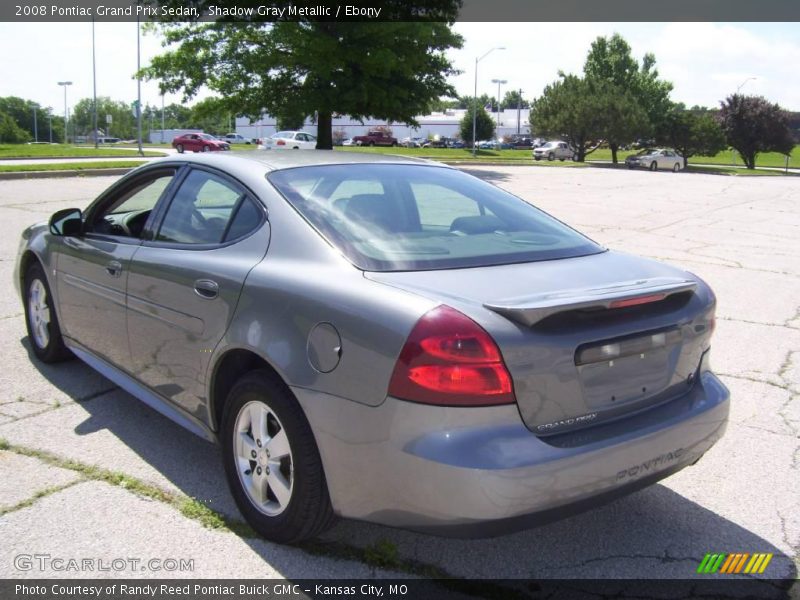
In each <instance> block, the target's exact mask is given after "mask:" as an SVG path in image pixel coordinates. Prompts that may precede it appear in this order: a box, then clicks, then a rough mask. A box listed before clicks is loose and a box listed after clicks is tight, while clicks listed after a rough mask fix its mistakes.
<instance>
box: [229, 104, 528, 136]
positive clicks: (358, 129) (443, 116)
mask: <svg viewBox="0 0 800 600" xmlns="http://www.w3.org/2000/svg"><path fill="white" fill-rule="evenodd" d="M466 112H467V111H466V110H465V109H453V110H448V111H447V112H444V113H432V114H430V115H425V116H421V117H417V122H418V123H419V127H416V128H414V127H409V126H408V125H405V124H403V123H389V122H387V121H384V120H382V119H364V122H363V123H361V122H360V121H357V120H355V119H353V118H351V117H347V116H343V117H335V118H334V119H333V131H334V132H336V131H337V130H341V131H343V132H344V135H345V137H348V138H350V137H353V136H356V135H363V134H365V133H367V131H368V130H370V129H372V128H374V127H378V126H388V127H391V129H392V135H394V137H396V138H397V139H403V138H405V137H427V138H435V137H437V136H444V137H460V136H459V135H458V129H459V124H460V123H461V119H463V118H464V113H466ZM489 114H490V116H491V117H492V119H493V120H494V121H495V122H497V113H489ZM529 115H530V110H529V109H527V108H523V109H521V110H520V111H519V114H518V113H517V110H516V109H508V110H504V111H501V113H500V127H499V128H498V129H497V135H498V137H502V136H505V135H510V134H512V133H530V123H529V122H528V119H529ZM276 131H277V124H276V122H275V118H274V117H272V116H270V115H264V116H262V118H261V119H259V120H258V121H255V122H253V121H250V119H248V118H247V117H237V119H236V133H238V134H240V135H243V136H245V137H249V138H263V137H269V136H270V135H272V134H273V133H275V132H276ZM303 131H307V132H309V133H311V134H313V135H316V134H317V125H316V123H314V122H313V120H312V119H306V122H305V124H304V125H303Z"/></svg>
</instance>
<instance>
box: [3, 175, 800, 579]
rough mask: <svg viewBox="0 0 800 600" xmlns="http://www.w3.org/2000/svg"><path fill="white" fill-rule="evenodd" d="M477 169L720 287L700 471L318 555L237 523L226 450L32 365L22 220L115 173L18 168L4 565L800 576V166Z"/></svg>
mask: <svg viewBox="0 0 800 600" xmlns="http://www.w3.org/2000/svg"><path fill="white" fill-rule="evenodd" d="M468 170H469V171H470V172H473V173H475V174H477V175H479V176H481V177H484V178H486V179H488V180H490V181H492V182H494V183H496V184H497V185H500V186H502V187H504V188H506V189H508V190H510V191H512V192H514V193H516V194H518V195H520V196H523V197H525V198H527V199H529V200H531V201H533V202H534V203H536V204H537V205H538V206H540V207H541V208H543V209H545V210H547V211H548V212H550V213H552V214H553V215H555V216H557V217H558V218H560V219H562V220H563V221H566V222H567V223H569V224H571V225H573V226H575V227H576V228H578V229H580V230H581V231H583V232H585V233H587V234H588V235H589V236H590V237H592V238H594V239H595V240H597V241H599V242H600V243H602V244H604V245H606V246H608V247H611V248H614V249H617V250H622V251H627V252H632V253H637V254H641V255H645V256H649V257H653V258H657V259H660V260H664V261H667V262H670V263H673V264H676V265H680V266H682V267H685V268H686V269H689V270H691V271H693V272H695V273H697V274H698V275H700V276H701V277H703V278H705V279H706V280H707V281H708V282H709V283H710V284H711V285H712V287H713V288H714V290H715V292H716V294H717V297H718V309H717V319H718V320H717V330H716V333H715V338H714V341H713V345H712V365H713V366H714V368H715V370H716V371H717V372H718V373H719V374H720V375H721V377H722V379H723V381H724V382H725V384H726V385H728V387H729V388H730V390H731V393H732V398H733V402H732V415H731V423H730V425H729V428H728V432H727V434H726V436H725V437H724V438H723V439H722V440H721V441H720V442H719V443H718V444H717V445H716V446H715V447H714V448H713V449H712V450H711V451H710V452H709V453H708V454H707V455H706V456H705V457H704V458H703V459H702V460H701V461H700V462H699V463H698V464H697V465H696V466H694V467H691V468H689V469H686V470H684V471H682V472H680V473H678V474H676V475H674V476H672V477H670V478H669V479H667V480H664V481H662V482H661V483H659V484H657V485H654V486H652V487H650V488H648V489H646V490H643V491H641V492H638V493H636V494H634V495H631V496H628V497H626V498H623V499H621V500H618V501H616V502H614V503H612V504H610V505H607V506H604V507H601V508H599V509H596V510H593V511H591V512H588V513H584V514H582V515H579V516H576V517H573V518H570V519H567V520H564V521H560V522H557V523H553V524H550V525H547V526H543V527H539V528H537V529H532V530H528V531H525V532H521V533H517V534H513V535H507V536H504V537H498V538H492V539H481V540H453V539H443V538H437V537H432V536H427V535H421V534H416V533H410V532H406V531H399V530H393V529H388V528H384V527H379V526H374V525H369V524H364V523H356V522H340V523H339V524H338V525H337V526H336V527H335V528H334V529H333V530H331V531H330V532H328V533H327V534H325V537H324V539H323V541H322V542H321V543H319V544H316V545H315V547H314V551H313V552H312V551H310V550H308V549H306V550H302V549H296V548H287V547H281V546H277V545H274V544H270V543H267V542H264V541H262V540H259V539H254V538H252V537H250V536H248V535H247V534H246V532H243V530H242V529H241V528H238V527H237V523H239V522H240V521H241V517H240V516H239V515H238V512H237V510H236V508H235V506H234V504H233V500H232V499H231V497H230V496H229V494H228V491H227V487H226V484H225V481H224V476H223V472H222V466H221V462H220V457H219V455H218V452H217V450H216V449H215V448H214V447H213V446H212V445H210V444H207V443H206V442H204V441H202V440H200V439H199V438H196V437H194V436H193V435H192V434H190V433H187V432H185V431H184V430H182V429H180V428H179V427H178V426H177V425H173V424H172V423H171V422H170V421H168V420H166V419H165V418H163V417H161V416H160V415H159V414H157V413H155V412H154V411H152V410H150V409H149V408H147V407H145V406H144V405H143V404H141V403H139V402H138V401H137V400H135V399H134V398H132V397H131V396H129V395H128V394H127V393H125V392H123V391H121V390H120V389H118V388H116V387H115V386H114V385H113V384H111V383H110V382H109V381H107V380H105V379H104V378H103V377H101V376H100V375H97V374H96V373H94V372H93V371H92V370H91V369H89V368H88V367H87V366H85V365H83V364H82V363H80V362H78V361H73V362H69V363H64V364H60V365H55V366H47V365H41V364H36V363H35V362H33V361H32V360H31V358H30V355H29V342H28V340H27V335H26V332H25V326H24V321H23V314H22V306H21V303H20V301H19V299H18V298H17V297H16V296H15V294H14V293H13V291H12V286H11V277H12V269H13V264H14V258H15V254H16V250H17V245H18V240H19V235H20V232H21V231H22V229H23V228H24V227H25V226H27V225H28V224H30V223H32V222H35V221H39V220H44V219H46V218H47V217H48V216H49V215H50V214H51V213H53V212H54V211H56V210H58V209H61V208H66V207H72V206H76V207H84V206H86V205H87V204H88V203H89V202H90V201H91V200H92V199H93V198H94V197H95V196H96V195H97V194H98V193H99V192H100V191H101V190H103V189H104V188H105V187H107V186H108V185H110V184H111V182H112V181H113V180H114V178H113V177H96V178H70V179H44V180H30V181H4V182H0V222H2V223H3V235H2V236H0V280H2V281H3V282H4V283H5V286H6V290H7V292H6V293H5V294H3V295H2V296H0V344H2V348H3V351H2V356H3V365H2V369H0V382H2V387H3V390H4V391H3V394H2V397H1V398H0V439H2V440H5V441H6V442H7V449H6V450H0V480H2V481H3V482H4V483H3V485H2V486H0V515H1V516H0V538H2V540H3V543H2V544H0V577H13V578H17V577H41V576H68V577H93V576H104V577H106V576H114V575H121V576H131V575H136V576H142V577H163V576H170V577H190V576H191V577H204V578H208V577H269V576H273V577H287V578H299V577H361V576H381V575H387V574H389V573H388V572H387V571H384V570H382V569H380V568H378V567H376V566H374V563H375V562H376V561H372V562H373V564H367V562H364V561H362V560H359V557H360V555H359V553H358V551H357V549H359V548H361V549H363V548H382V549H383V552H384V554H386V555H387V556H388V560H386V561H385V564H388V565H390V566H392V565H394V566H395V567H396V568H398V569H401V570H402V569H403V568H404V567H403V565H417V566H419V565H423V566H431V567H435V568H436V569H438V571H437V572H438V573H446V574H450V575H454V576H462V577H469V578H472V577H493V578H494V577H497V578H574V577H587V578H594V577H598V578H606V577H614V578H623V577H629V578H687V577H691V576H692V575H693V574H694V572H695V569H696V568H697V565H698V563H699V561H700V560H701V559H702V557H703V556H704V555H705V554H706V553H707V552H726V553H733V552H748V553H753V552H772V553H775V557H774V558H773V560H772V562H771V564H770V565H769V568H768V570H767V571H766V572H765V574H764V575H765V576H768V577H775V578H778V577H781V578H783V577H791V578H795V577H797V570H798V564H799V563H798V553H799V551H800V510H798V509H800V202H799V201H798V198H800V179H797V178H794V177H752V178H751V177H725V176H714V175H689V174H677V175H676V174H672V173H649V172H628V171H621V170H620V171H617V170H609V169H568V168H542V167H472V168H470V169H468ZM123 326H124V325H123ZM111 472H113V476H112V474H110V473H111ZM190 498H194V499H196V501H197V502H190V501H189V499H190ZM198 506H199V507H207V509H211V510H212V511H214V512H213V513H212V512H210V511H207V510H205V511H204V510H201V509H200V508H198ZM217 513H218V514H220V515H222V516H223V517H224V518H225V519H227V521H225V523H227V526H225V525H224V524H223V525H220V523H222V521H220V519H219V518H218V517H217V516H216V515H217ZM351 549H356V551H351ZM395 550H396V555H395ZM20 554H27V555H32V554H49V555H51V556H52V557H62V558H84V557H90V558H95V559H105V560H106V561H107V562H110V561H112V560H113V559H114V558H119V557H137V558H140V559H142V560H148V559H151V558H155V559H165V558H174V559H192V560H193V561H194V565H193V570H191V571H184V572H174V571H170V572H165V571H163V570H158V569H147V570H146V571H140V570H139V569H138V568H137V569H134V568H132V567H131V568H125V569H122V570H119V571H117V570H114V572H111V573H109V572H97V571H95V572H71V571H68V572H62V571H58V570H55V569H54V568H53V566H52V565H50V566H49V567H45V568H39V567H40V565H37V564H34V565H33V567H32V568H27V567H26V564H25V563H24V562H23V563H20V561H19V559H18V556H19V555H20ZM373 555H374V553H373ZM368 562H369V561H368ZM377 562H380V561H377ZM406 570H407V569H406Z"/></svg>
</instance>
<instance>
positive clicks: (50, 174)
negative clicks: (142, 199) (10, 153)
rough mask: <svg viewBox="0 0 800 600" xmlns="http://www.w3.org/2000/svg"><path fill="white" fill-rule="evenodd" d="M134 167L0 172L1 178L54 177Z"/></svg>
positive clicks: (124, 170)
mask: <svg viewBox="0 0 800 600" xmlns="http://www.w3.org/2000/svg"><path fill="white" fill-rule="evenodd" d="M135 168H136V167H119V168H110V169H74V170H71V171H9V172H7V173H0V181H1V180H3V179H55V178H58V177H97V176H101V175H109V176H110V175H124V174H125V173H127V172H128V171H132V170H133V169H135Z"/></svg>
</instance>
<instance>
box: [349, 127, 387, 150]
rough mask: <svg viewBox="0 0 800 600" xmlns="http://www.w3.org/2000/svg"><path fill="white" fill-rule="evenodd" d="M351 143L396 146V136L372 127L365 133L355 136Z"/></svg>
mask: <svg viewBox="0 0 800 600" xmlns="http://www.w3.org/2000/svg"><path fill="white" fill-rule="evenodd" d="M353 144H355V145H356V146H397V138H395V137H392V136H391V135H389V134H388V133H386V132H385V131H381V130H380V129H374V130H371V131H368V132H367V135H357V136H355V137H354V138H353Z"/></svg>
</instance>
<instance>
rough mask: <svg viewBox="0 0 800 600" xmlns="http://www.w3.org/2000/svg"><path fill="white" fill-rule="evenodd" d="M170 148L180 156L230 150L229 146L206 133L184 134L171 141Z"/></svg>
mask: <svg viewBox="0 0 800 600" xmlns="http://www.w3.org/2000/svg"><path fill="white" fill-rule="evenodd" d="M172 147H173V148H175V149H176V150H177V151H178V152H179V153H180V154H183V153H184V152H187V151H189V152H212V151H220V150H230V149H231V145H230V144H229V143H228V142H223V141H222V140H220V139H217V138H215V137H214V136H213V135H209V134H208V133H184V134H183V135H179V136H178V137H176V138H175V139H173V140H172Z"/></svg>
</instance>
